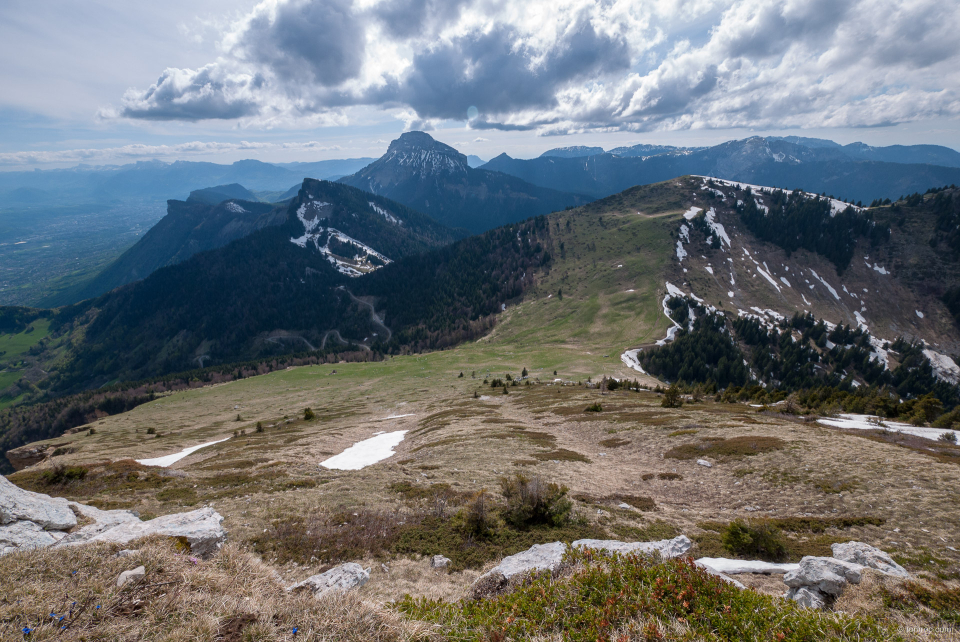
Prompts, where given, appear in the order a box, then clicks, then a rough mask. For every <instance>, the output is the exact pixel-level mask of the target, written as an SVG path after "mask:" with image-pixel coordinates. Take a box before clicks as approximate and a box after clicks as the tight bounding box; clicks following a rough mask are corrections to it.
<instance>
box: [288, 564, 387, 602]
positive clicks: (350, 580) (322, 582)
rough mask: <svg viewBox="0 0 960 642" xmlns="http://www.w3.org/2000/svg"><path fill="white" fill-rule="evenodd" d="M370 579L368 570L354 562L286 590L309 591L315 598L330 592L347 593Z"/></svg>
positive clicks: (336, 567) (334, 568)
mask: <svg viewBox="0 0 960 642" xmlns="http://www.w3.org/2000/svg"><path fill="white" fill-rule="evenodd" d="M369 579H370V569H364V568H363V567H362V566H360V565H359V564H357V563H356V562H347V563H346V564H341V565H340V566H335V567H333V568H331V569H330V570H329V571H327V572H325V573H320V574H319V575H313V576H311V577H308V578H307V579H305V580H303V581H302V582H297V583H296V584H294V585H293V586H290V587H288V588H287V590H288V591H301V590H309V591H311V592H312V593H313V594H314V595H315V596H316V597H321V596H322V595H325V594H326V593H328V592H330V591H349V590H350V589H354V588H360V587H361V586H363V585H364V584H366V583H367V581H368V580H369Z"/></svg>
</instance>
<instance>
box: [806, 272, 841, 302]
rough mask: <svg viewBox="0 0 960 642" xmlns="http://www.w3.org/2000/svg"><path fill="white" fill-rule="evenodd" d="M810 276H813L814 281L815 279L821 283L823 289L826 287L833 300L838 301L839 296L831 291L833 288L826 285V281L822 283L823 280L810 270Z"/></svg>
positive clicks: (834, 291)
mask: <svg viewBox="0 0 960 642" xmlns="http://www.w3.org/2000/svg"><path fill="white" fill-rule="evenodd" d="M810 274H812V275H813V278H815V279H817V280H818V281H820V283H823V285H824V287H826V288H827V289H828V290H830V294H832V295H833V298H834V299H836V300H837V301H839V300H840V295H839V294H837V291H836V290H834V289H833V286H831V285H830V284H829V283H827V282H826V281H824V280H823V279H822V278H821V277H820V275H819V274H817V273H816V272H814V271H813V270H812V269H811V270H810ZM811 287H813V286H811Z"/></svg>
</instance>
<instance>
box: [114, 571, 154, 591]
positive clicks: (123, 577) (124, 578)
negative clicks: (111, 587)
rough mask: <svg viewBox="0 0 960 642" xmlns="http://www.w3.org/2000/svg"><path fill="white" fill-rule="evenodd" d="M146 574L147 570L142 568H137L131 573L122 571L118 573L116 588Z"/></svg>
mask: <svg viewBox="0 0 960 642" xmlns="http://www.w3.org/2000/svg"><path fill="white" fill-rule="evenodd" d="M146 574H147V569H145V568H144V567H142V566H138V567H137V568H135V569H133V570H132V571H124V572H123V573H120V577H118V578H117V588H120V587H122V586H123V585H124V584H126V583H127V582H133V581H135V580H138V579H140V578H141V577H143V576H144V575H146Z"/></svg>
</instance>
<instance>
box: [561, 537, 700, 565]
mask: <svg viewBox="0 0 960 642" xmlns="http://www.w3.org/2000/svg"><path fill="white" fill-rule="evenodd" d="M572 546H574V547H577V546H582V547H584V548H592V549H594V550H602V551H608V552H611V553H636V552H640V553H653V552H657V553H660V557H662V558H663V559H670V558H673V557H680V556H681V555H683V554H684V553H686V552H687V551H689V550H690V547H691V546H693V542H691V541H690V538H688V537H687V536H686V535H680V536H678V537H674V538H673V539H662V540H660V541H658V542H619V541H617V540H611V539H578V540H577V541H575V542H574V543H573V544H572Z"/></svg>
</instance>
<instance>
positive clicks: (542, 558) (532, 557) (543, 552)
mask: <svg viewBox="0 0 960 642" xmlns="http://www.w3.org/2000/svg"><path fill="white" fill-rule="evenodd" d="M566 551H567V545H566V544H564V543H563V542H551V543H550V544H534V545H533V546H531V547H530V548H529V549H527V550H525V551H523V552H522V553H517V554H516V555H510V556H509V557H504V558H503V559H502V560H501V561H500V564H498V565H497V566H496V567H495V568H493V569H491V570H490V571H489V572H488V573H486V575H491V574H493V573H500V574H501V575H503V577H504V578H505V579H508V580H509V579H510V578H512V577H514V576H516V575H522V574H523V573H529V572H531V571H551V572H552V571H555V570H556V569H557V567H559V566H560V563H561V562H562V561H563V554H564V553H565V552H566Z"/></svg>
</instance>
